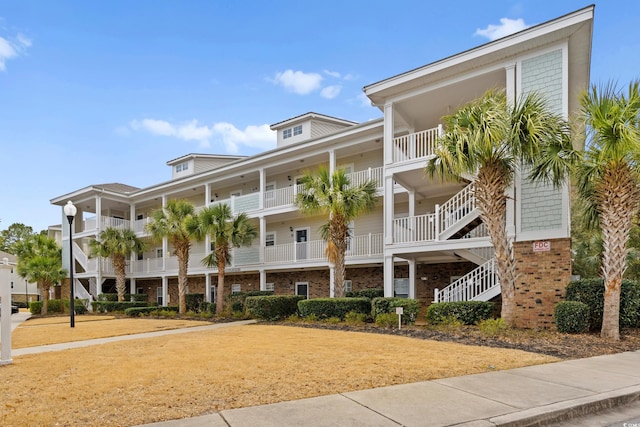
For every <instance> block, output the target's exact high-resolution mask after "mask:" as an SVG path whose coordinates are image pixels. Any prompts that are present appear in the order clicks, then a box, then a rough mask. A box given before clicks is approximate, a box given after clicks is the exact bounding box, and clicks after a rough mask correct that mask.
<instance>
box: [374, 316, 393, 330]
mask: <svg viewBox="0 0 640 427" xmlns="http://www.w3.org/2000/svg"><path fill="white" fill-rule="evenodd" d="M397 324H398V315H397V314H395V313H380V314H378V315H377V316H376V325H378V326H382V327H383V328H393V327H394V326H396V325H397Z"/></svg>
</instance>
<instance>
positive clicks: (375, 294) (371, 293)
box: [345, 288, 384, 299]
mask: <svg viewBox="0 0 640 427" xmlns="http://www.w3.org/2000/svg"><path fill="white" fill-rule="evenodd" d="M345 296H346V297H347V298H369V299H374V298H382V297H384V289H378V288H375V289H371V288H369V289H361V290H359V291H353V292H347V293H346V294H345Z"/></svg>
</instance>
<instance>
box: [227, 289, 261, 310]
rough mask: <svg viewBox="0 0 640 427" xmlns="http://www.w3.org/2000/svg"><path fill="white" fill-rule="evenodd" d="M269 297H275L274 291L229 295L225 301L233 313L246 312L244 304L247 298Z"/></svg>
mask: <svg viewBox="0 0 640 427" xmlns="http://www.w3.org/2000/svg"><path fill="white" fill-rule="evenodd" d="M269 295H273V291H248V292H236V293H235V294H231V295H228V296H227V297H226V299H225V300H226V302H227V307H229V308H230V309H231V311H232V312H238V311H242V312H244V304H245V300H246V299H247V297H262V296H269Z"/></svg>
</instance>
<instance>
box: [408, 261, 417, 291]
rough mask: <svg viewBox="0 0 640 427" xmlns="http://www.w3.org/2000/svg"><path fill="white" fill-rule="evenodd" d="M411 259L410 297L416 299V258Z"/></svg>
mask: <svg viewBox="0 0 640 427" xmlns="http://www.w3.org/2000/svg"><path fill="white" fill-rule="evenodd" d="M408 261H409V298H411V299H416V260H415V259H410V260H408Z"/></svg>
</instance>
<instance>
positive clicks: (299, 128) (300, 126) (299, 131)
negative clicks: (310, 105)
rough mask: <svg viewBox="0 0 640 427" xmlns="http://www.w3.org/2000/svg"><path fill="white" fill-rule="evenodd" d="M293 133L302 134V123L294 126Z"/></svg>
mask: <svg viewBox="0 0 640 427" xmlns="http://www.w3.org/2000/svg"><path fill="white" fill-rule="evenodd" d="M293 135H294V136H295V135H302V125H298V126H296V127H294V128H293Z"/></svg>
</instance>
